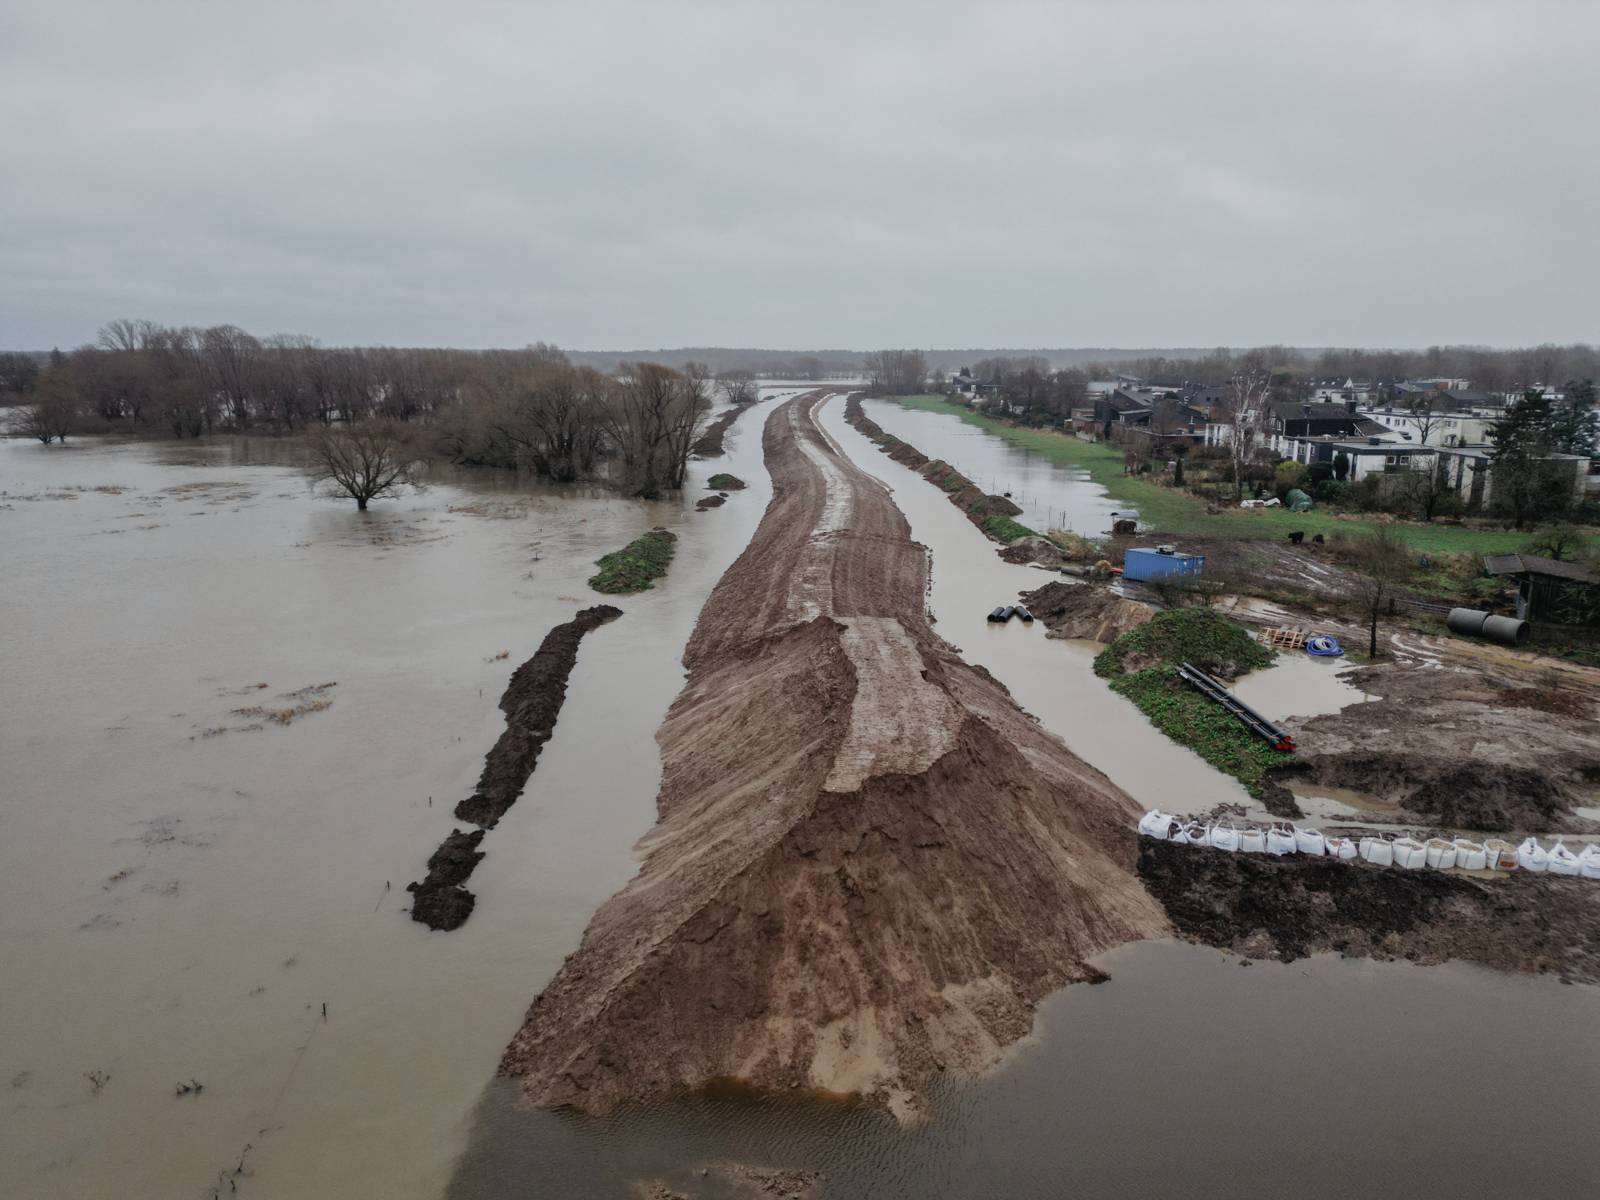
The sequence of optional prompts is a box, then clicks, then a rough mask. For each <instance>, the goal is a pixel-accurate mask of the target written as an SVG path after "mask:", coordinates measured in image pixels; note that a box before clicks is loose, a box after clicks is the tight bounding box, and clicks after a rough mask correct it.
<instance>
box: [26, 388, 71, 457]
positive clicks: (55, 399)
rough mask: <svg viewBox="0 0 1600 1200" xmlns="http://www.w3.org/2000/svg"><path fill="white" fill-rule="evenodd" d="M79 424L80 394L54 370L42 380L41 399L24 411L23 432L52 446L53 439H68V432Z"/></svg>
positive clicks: (60, 440)
mask: <svg viewBox="0 0 1600 1200" xmlns="http://www.w3.org/2000/svg"><path fill="white" fill-rule="evenodd" d="M77 427H78V401H77V397H76V395H75V393H74V392H73V389H72V386H71V384H70V383H68V381H67V380H65V379H63V378H61V373H60V372H59V371H52V372H50V373H49V374H47V375H46V376H45V377H44V379H43V380H42V381H41V382H40V384H39V388H38V399H37V400H35V401H34V403H32V404H30V405H28V406H27V407H26V408H24V409H23V410H22V423H21V432H22V435H23V436H24V437H31V438H38V439H39V441H41V442H43V443H44V444H45V445H46V446H48V445H49V444H50V443H51V442H52V441H59V442H64V441H66V440H67V434H69V433H71V432H73V431H74V430H75V429H77Z"/></svg>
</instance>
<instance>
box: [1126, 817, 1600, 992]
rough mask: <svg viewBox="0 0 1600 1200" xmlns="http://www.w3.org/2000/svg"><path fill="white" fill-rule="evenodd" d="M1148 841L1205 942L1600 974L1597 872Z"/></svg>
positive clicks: (1155, 885)
mask: <svg viewBox="0 0 1600 1200" xmlns="http://www.w3.org/2000/svg"><path fill="white" fill-rule="evenodd" d="M1139 841H1140V846H1139V878H1140V879H1142V880H1143V881H1144V883H1145V886H1146V887H1148V888H1149V889H1150V891H1151V892H1152V893H1153V894H1154V895H1155V896H1156V897H1158V898H1159V899H1160V901H1161V903H1162V905H1163V907H1164V908H1165V909H1166V911H1167V915H1168V916H1169V917H1170V918H1171V919H1172V923H1173V925H1174V926H1176V927H1177V929H1178V931H1179V932H1180V933H1182V934H1183V935H1184V936H1185V937H1188V938H1191V939H1193V940H1194V941H1198V942H1204V943H1206V944H1208V945H1212V946H1218V947H1221V948H1222V949H1225V950H1232V951H1234V952H1235V953H1237V954H1243V955H1247V956H1249V957H1252V958H1276V959H1281V960H1283V961H1285V962H1290V961H1293V960H1294V959H1297V958H1303V957H1305V956H1306V955H1308V954H1315V953H1317V952H1319V951H1338V952H1339V953H1342V954H1347V955H1350V956H1352V957H1360V958H1369V957H1370V958H1390V959H1392V958H1406V959H1410V960H1411V961H1413V962H1418V963H1440V962H1445V961H1446V960H1448V959H1453V958H1455V959H1463V960H1466V961H1468V962H1477V963H1482V964H1484V965H1485V966H1491V967H1497V968H1499V969H1501V970H1510V971H1528V972H1541V973H1542V972H1554V973H1557V974H1560V975H1561V976H1562V977H1563V978H1566V979H1570V980H1575V981H1581V982H1585V983H1596V982H1600V888H1597V887H1595V886H1594V884H1593V883H1591V882H1589V881H1587V880H1583V879H1572V878H1567V879H1562V878H1557V877H1555V876H1544V875H1529V876H1518V877H1516V878H1511V879H1478V878H1474V877H1471V876H1467V875H1456V874H1451V873H1448V872H1437V871H1401V870H1397V869H1394V868H1386V867H1373V866H1369V865H1367V864H1366V863H1350V862H1339V861H1337V860H1335V859H1331V858H1307V857H1304V856H1303V855H1291V856H1288V857H1284V858H1273V857H1271V856H1268V855H1265V854H1237V853H1235V854H1228V853H1223V852H1221V851H1216V850H1207V849H1204V848H1201V847H1196V846H1179V845H1176V844H1174V843H1172V842H1158V841H1155V840H1153V839H1151V838H1140V839H1139Z"/></svg>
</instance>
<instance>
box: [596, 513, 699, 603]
mask: <svg viewBox="0 0 1600 1200" xmlns="http://www.w3.org/2000/svg"><path fill="white" fill-rule="evenodd" d="M677 540H678V538H677V535H676V534H672V533H668V532H667V531H666V530H665V529H652V530H651V531H650V532H649V533H647V534H644V535H642V536H641V537H636V538H634V539H633V541H631V542H629V543H628V544H627V545H626V546H624V547H623V548H622V549H621V550H613V551H612V552H611V553H610V554H607V555H605V556H604V557H603V558H598V559H596V560H595V565H596V566H597V567H599V568H600V573H599V574H597V575H593V576H591V577H590V579H589V586H590V587H592V588H593V589H594V590H595V591H597V592H607V593H610V594H612V595H625V594H627V593H630V592H642V591H644V590H646V589H647V588H649V587H650V586H651V581H652V580H655V579H660V578H661V576H663V575H665V574H666V573H667V566H668V564H670V563H671V562H672V554H673V550H674V549H675V547H674V545H673V543H675V542H676V541H677Z"/></svg>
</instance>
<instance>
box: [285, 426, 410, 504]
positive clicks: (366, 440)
mask: <svg viewBox="0 0 1600 1200" xmlns="http://www.w3.org/2000/svg"><path fill="white" fill-rule="evenodd" d="M308 444H309V446H310V448H311V459H312V464H313V467H312V472H313V476H314V477H315V478H317V479H326V480H329V481H331V482H332V483H334V484H335V485H337V486H338V487H339V488H340V489H341V490H342V491H344V492H345V494H346V495H348V496H350V497H351V499H353V500H354V501H355V502H356V508H358V509H360V510H361V511H362V512H366V510H367V502H368V501H369V500H376V499H377V498H379V497H380V496H387V495H392V494H393V493H394V492H395V491H397V490H399V488H400V487H401V486H402V485H404V484H408V483H412V482H414V477H413V474H412V472H413V468H414V467H415V465H416V462H417V457H416V455H415V454H413V453H412V451H411V448H410V446H409V445H407V443H406V440H405V438H404V436H403V434H402V432H401V431H400V430H398V429H396V428H395V427H394V426H393V425H390V424H388V423H387V422H384V421H377V420H373V421H365V422H361V423H359V424H355V425H351V426H350V427H349V428H348V429H317V430H315V431H314V432H313V433H312V434H311V437H310V439H309V442H308Z"/></svg>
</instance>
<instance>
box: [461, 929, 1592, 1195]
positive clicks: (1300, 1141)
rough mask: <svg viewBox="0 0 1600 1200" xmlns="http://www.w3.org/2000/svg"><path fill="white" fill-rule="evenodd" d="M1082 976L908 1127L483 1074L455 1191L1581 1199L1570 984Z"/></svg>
mask: <svg viewBox="0 0 1600 1200" xmlns="http://www.w3.org/2000/svg"><path fill="white" fill-rule="evenodd" d="M1097 962H1098V965H1099V966H1101V967H1102V968H1103V969H1105V970H1106V971H1107V972H1109V973H1110V975H1111V979H1110V981H1109V982H1107V983H1103V984H1100V985H1097V986H1089V985H1078V986H1075V987H1070V988H1068V989H1066V990H1065V991H1063V992H1059V993H1057V994H1056V995H1055V996H1054V997H1053V998H1051V999H1050V1000H1049V1001H1047V1002H1046V1003H1045V1004H1044V1005H1042V1006H1041V1008H1040V1011H1039V1017H1038V1020H1037V1021H1036V1023H1035V1027H1034V1032H1033V1034H1032V1036H1030V1037H1029V1038H1027V1039H1025V1040H1024V1041H1022V1042H1021V1043H1019V1044H1018V1045H1017V1046H1016V1047H1015V1048H1014V1050H1013V1052H1012V1053H1011V1055H1010V1057H1009V1059H1008V1060H1007V1061H1006V1062H1005V1063H1004V1064H1002V1065H1001V1066H1000V1067H999V1068H998V1069H997V1070H996V1071H994V1072H993V1073H992V1074H990V1075H988V1076H986V1077H984V1078H982V1079H979V1080H976V1081H956V1080H952V1081H950V1082H949V1083H947V1084H946V1085H945V1086H943V1087H941V1088H939V1089H938V1090H937V1092H936V1093H935V1096H934V1103H933V1111H932V1114H931V1115H930V1117H929V1118H928V1120H927V1121H926V1122H925V1123H924V1124H922V1125H919V1126H917V1127H915V1128H913V1129H910V1130H902V1129H901V1128H900V1127H899V1126H897V1125H896V1124H895V1123H894V1121H893V1120H892V1119H890V1118H889V1117H887V1116H886V1115H885V1114H883V1113H882V1112H878V1111H875V1110H870V1109H866V1108H863V1107H859V1106H851V1105H838V1104H822V1103H815V1102H806V1101H763V1102H754V1101H750V1100H748V1099H739V1098H737V1097H696V1098H686V1099H682V1100H678V1101H675V1102H671V1103H664V1104H659V1105H654V1106H651V1107H648V1108H640V1109H635V1110H632V1111H629V1112H625V1113H623V1114H621V1115H619V1116H617V1117H614V1118H612V1119H609V1120H605V1121H597V1120H591V1119H586V1118H581V1117H575V1116H571V1115H564V1114H558V1113H550V1112H542V1111H537V1110H529V1109H525V1108H523V1107H521V1106H519V1105H518V1104H517V1103H516V1100H515V1096H514V1089H512V1088H511V1087H509V1086H507V1085H503V1084H502V1085H497V1086H496V1087H494V1088H491V1089H490V1091H489V1093H488V1094H487V1095H486V1096H485V1098H484V1101H483V1106H482V1111H481V1113H480V1118H479V1125H478V1129H477V1131H476V1133H475V1136H474V1145H473V1148H472V1150H471V1151H470V1152H469V1153H468V1155H467V1156H466V1158H465V1159H464V1160H463V1165H462V1169H461V1172H460V1174H459V1176H458V1177H457V1179H456V1181H455V1185H454V1186H453V1187H452V1189H451V1192H450V1195H451V1196H452V1197H454V1198H456V1200H490V1198H493V1200H513V1198H516V1200H522V1198H524V1197H526V1198H529V1200H532V1198H534V1197H539V1198H543V1197H547V1196H562V1197H572V1198H574V1200H583V1198H589V1197H593V1198H595V1200H599V1198H601V1197H606V1198H612V1197H627V1196H636V1195H639V1194H641V1193H640V1192H637V1191H635V1190H634V1186H635V1184H636V1183H638V1182H639V1181H661V1182H664V1183H665V1184H666V1185H667V1186H669V1187H671V1188H674V1189H676V1190H680V1191H682V1192H685V1193H687V1194H689V1195H693V1196H695V1197H696V1198H697V1200H699V1198H702V1197H720V1196H725V1195H748V1194H749V1193H734V1192H730V1191H728V1190H727V1188H726V1185H725V1184H723V1183H722V1182H721V1181H720V1179H719V1178H718V1175H717V1173H716V1171H715V1166H716V1164H718V1163H725V1162H728V1161H730V1160H732V1161H737V1162H748V1163H755V1164H759V1165H761V1166H767V1167H783V1168H790V1169H804V1170H812V1171H818V1172H821V1174H822V1180H821V1184H822V1187H821V1194H822V1195H823V1196H826V1197H829V1198H830V1200H858V1198H859V1200H866V1198H868V1197H871V1198H873V1200H931V1198H940V1200H967V1198H970V1197H985V1196H1004V1197H1008V1198H1015V1197H1030V1198H1032V1197H1037V1198H1039V1200H1045V1198H1054V1197H1061V1196H1088V1197H1110V1196H1139V1197H1154V1196H1161V1197H1196V1196H1233V1197H1262V1198H1264V1200H1265V1198H1273V1200H1276V1198H1278V1197H1283V1196H1304V1197H1329V1198H1330V1200H1332V1198H1338V1197H1347V1196H1351V1195H1378V1196H1416V1197H1440V1198H1445V1197H1450V1198H1459V1197H1463V1196H1489V1195H1496V1194H1505V1195H1516V1196H1539V1197H1545V1196H1549V1197H1570V1196H1574V1195H1578V1194H1585V1192H1584V1189H1583V1188H1581V1187H1578V1181H1579V1180H1580V1179H1581V1178H1582V1175H1583V1171H1584V1170H1585V1167H1586V1161H1585V1154H1586V1146H1587V1143H1588V1140H1589V1138H1590V1134H1591V1130H1592V1128H1593V1123H1594V1114H1595V1112H1596V1109H1597V1105H1600V1040H1597V1035H1600V1004H1597V1003H1596V997H1595V996H1594V995H1593V993H1592V991H1590V990H1589V989H1584V988H1576V987H1563V986H1561V985H1560V984H1558V983H1556V982H1555V981H1554V980H1550V979H1529V978H1521V977H1509V976H1498V975H1494V974H1491V973H1489V972H1488V971H1485V970H1482V969H1481V968H1475V967H1468V966H1463V965H1459V964H1449V965H1446V966H1444V967H1435V968H1419V967H1414V966H1411V965H1409V964H1404V963H1400V964H1396V963H1374V962H1370V961H1354V960H1349V961H1346V960H1342V959H1339V958H1335V957H1331V956H1323V957H1318V958H1313V959H1306V960H1302V961H1300V962H1296V963H1291V964H1288V965H1282V964H1278V963H1271V962H1264V963H1253V964H1251V965H1250V966H1248V967H1245V966H1243V965H1242V963H1241V960H1240V959H1238V958H1235V957H1231V956H1228V955H1224V954H1219V953H1218V952H1217V951H1215V950H1209V949H1201V948H1197V947H1193V946H1188V945H1184V944H1181V943H1176V942H1168V941H1161V942H1143V943H1136V944H1134V945H1131V946H1126V947H1123V948H1122V949H1120V950H1116V951H1113V952H1112V953H1110V954H1107V955H1104V956H1103V957H1102V958H1101V959H1099V960H1097ZM708 1167H709V1168H710V1170H709V1171H708V1173H707V1174H706V1175H702V1174H701V1171H702V1169H704V1168H708ZM556 1181H559V1183H557V1182H556ZM1575 1188H1576V1189H1577V1190H1574V1189H1575Z"/></svg>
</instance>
